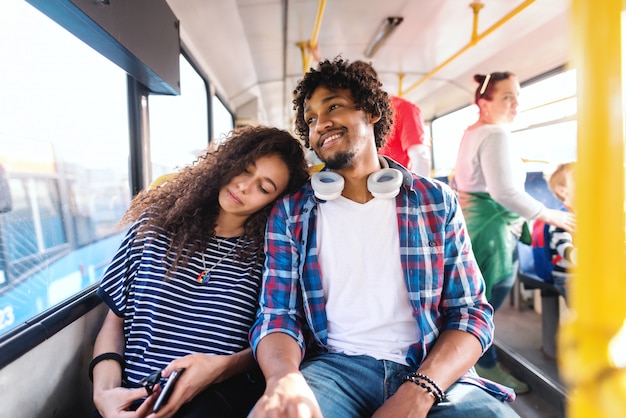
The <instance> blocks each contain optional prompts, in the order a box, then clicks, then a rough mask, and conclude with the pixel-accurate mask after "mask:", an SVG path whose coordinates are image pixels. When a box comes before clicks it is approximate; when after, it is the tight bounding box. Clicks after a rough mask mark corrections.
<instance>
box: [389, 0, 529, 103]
mask: <svg viewBox="0 0 626 418" xmlns="http://www.w3.org/2000/svg"><path fill="white" fill-rule="evenodd" d="M534 2H535V0H525V1H524V2H523V3H522V4H520V5H519V6H517V7H516V8H515V9H513V10H512V11H511V12H510V13H509V14H507V15H506V16H504V17H503V18H502V19H500V20H499V21H497V22H496V23H495V24H494V25H492V26H491V27H490V28H488V29H487V30H485V31H484V32H483V33H481V34H478V13H479V11H480V9H482V7H483V4H482V3H478V2H474V3H471V4H470V7H471V8H472V10H473V11H474V24H473V27H472V38H471V40H470V42H469V43H468V44H467V45H465V46H464V47H463V48H461V49H460V50H459V51H458V52H456V53H455V54H453V55H452V56H451V57H450V58H448V59H447V60H445V61H444V62H443V63H441V64H439V65H438V66H437V67H435V69H434V70H432V71H430V72H429V73H427V74H426V75H425V76H423V77H422V78H421V79H419V80H417V81H416V82H415V83H413V84H411V85H410V86H409V87H408V88H407V89H406V90H405V91H403V92H402V94H401V95H402V96H404V95H406V94H407V93H408V92H410V91H411V90H413V89H415V88H416V87H417V86H419V85H420V84H422V83H423V82H425V81H426V80H428V79H429V78H431V77H432V76H433V75H434V74H435V73H437V72H438V71H439V70H441V69H442V68H443V67H445V66H446V65H448V64H450V63H451V62H452V61H454V60H455V59H456V58H457V57H458V56H460V55H461V54H463V53H464V52H465V51H467V50H468V49H470V48H471V47H473V46H474V45H476V44H477V43H478V42H479V41H481V40H483V39H484V38H485V37H486V36H487V35H489V34H491V33H492V32H493V31H495V30H496V29H498V28H499V27H500V26H502V25H503V24H505V23H506V22H508V21H509V20H511V19H512V18H513V17H515V16H516V15H517V14H519V13H520V12H521V11H522V10H524V9H525V8H526V7H528V6H530V5H531V4H532V3H534Z"/></svg>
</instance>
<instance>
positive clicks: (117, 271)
mask: <svg viewBox="0 0 626 418" xmlns="http://www.w3.org/2000/svg"><path fill="white" fill-rule="evenodd" d="M136 238H137V236H136V225H133V227H131V228H130V229H129V230H128V232H127V233H126V236H125V237H124V240H123V241H122V243H121V244H120V247H119V248H118V250H117V252H116V253H115V255H114V256H113V259H112V260H111V263H110V264H109V266H108V267H107V269H106V271H105V273H104V276H103V277H102V280H101V281H100V286H99V287H98V291H97V294H98V296H100V298H101V299H102V300H103V301H104V303H106V304H107V305H108V306H109V308H110V309H111V310H112V311H113V312H114V313H115V315H117V316H119V317H122V316H123V315H124V311H125V309H126V302H127V298H128V293H129V291H130V287H131V286H132V283H133V279H134V278H135V273H136V271H137V269H138V266H139V263H140V260H141V251H140V249H139V248H138V246H137V244H138V243H137V239H136Z"/></svg>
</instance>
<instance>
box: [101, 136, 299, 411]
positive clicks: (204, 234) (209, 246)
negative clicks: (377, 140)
mask: <svg viewBox="0 0 626 418" xmlns="http://www.w3.org/2000/svg"><path fill="white" fill-rule="evenodd" d="M307 179H308V170H307V165H306V161H305V159H304V155H303V152H302V149H301V146H300V144H299V142H298V141H297V140H296V139H294V138H293V137H292V136H291V135H290V134H289V133H288V132H285V131H281V130H278V129H275V128H264V127H256V128H251V127H250V128H243V129H239V130H235V131H233V132H231V134H230V137H229V138H227V140H226V141H225V142H224V144H223V145H221V146H220V147H219V148H218V149H217V150H216V151H215V152H210V151H206V152H205V153H204V154H203V155H202V156H200V157H199V158H198V160H197V161H195V162H194V164H192V165H190V166H187V167H185V168H184V169H183V170H182V171H181V172H180V173H178V174H177V175H176V176H174V177H171V178H169V179H167V180H166V181H165V182H164V183H162V184H161V185H159V186H157V187H155V188H153V189H151V190H148V191H143V192H141V193H140V194H138V195H137V196H136V197H135V198H134V199H133V202H132V203H131V207H130V208H129V209H128V211H127V212H126V214H125V216H124V218H123V219H122V222H123V223H131V224H132V226H131V228H130V229H129V231H128V233H127V235H126V237H125V239H124V240H123V242H122V244H121V246H120V248H119V250H118V252H117V254H115V256H114V258H113V260H112V262H111V264H110V266H109V267H108V269H107V271H106V273H105V275H104V277H103V279H102V282H101V284H100V287H99V289H98V295H99V296H100V297H101V298H102V299H103V300H104V302H105V303H106V304H107V305H108V306H109V312H108V314H107V316H106V318H105V320H104V324H103V325H102V328H101V330H100V332H99V334H98V336H97V338H96V342H95V347H94V360H93V361H92V362H91V365H90V368H89V372H90V377H93V384H94V386H93V393H94V395H93V400H94V404H95V406H96V408H97V409H98V412H99V413H100V415H101V416H103V417H105V418H106V417H110V416H119V415H122V416H137V417H143V416H147V415H149V414H151V413H152V410H153V405H154V402H155V400H156V396H157V393H156V392H158V390H157V391H156V392H155V393H153V394H151V393H150V392H151V390H149V389H148V388H146V387H142V382H141V381H142V379H143V378H145V377H147V376H149V375H151V374H153V375H154V376H156V377H157V378H156V379H155V380H156V381H159V380H158V377H159V371H161V374H160V376H162V377H163V378H167V377H168V376H170V375H171V373H172V372H173V371H174V370H178V369H184V372H183V373H182V374H181V375H180V378H179V379H178V381H177V383H176V386H175V389H174V391H173V393H172V395H171V396H170V398H169V400H168V401H167V403H166V404H165V406H164V407H163V408H162V409H160V410H159V412H158V413H157V414H156V415H155V416H157V417H170V416H174V414H175V413H176V415H175V416H176V417H200V416H202V417H222V418H225V417H245V416H246V415H247V413H248V411H249V410H250V409H251V408H252V406H253V405H254V403H255V402H256V400H257V399H258V397H259V396H260V395H261V394H262V393H263V390H264V386H265V384H264V380H263V377H262V374H261V373H260V371H259V370H258V366H257V365H256V362H255V361H254V359H253V356H252V351H251V349H250V347H249V345H248V331H249V328H250V326H251V324H252V322H253V320H254V317H255V313H256V310H257V307H258V302H257V299H258V295H259V288H260V282H261V276H262V267H263V261H264V253H263V241H264V233H265V224H266V221H267V217H268V214H269V211H270V209H271V207H272V205H273V203H274V201H275V200H276V199H277V198H279V197H281V196H283V195H285V194H287V193H291V192H293V191H295V190H297V189H298V188H299V187H300V186H301V185H302V184H303V183H304V182H305V181H306V180H307ZM159 386H160V387H162V386H163V385H162V384H161V385H159ZM144 398H146V400H145V401H144V402H142V400H143V399H144ZM130 411H134V412H130ZM96 416H97V415H96Z"/></svg>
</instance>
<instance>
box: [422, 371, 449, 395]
mask: <svg viewBox="0 0 626 418" xmlns="http://www.w3.org/2000/svg"><path fill="white" fill-rule="evenodd" d="M414 374H415V377H417V378H419V379H422V380H425V381H426V382H428V383H430V385H431V386H432V387H433V388H435V390H436V391H437V393H438V394H439V398H440V399H444V398H445V397H446V394H445V393H444V392H443V390H441V387H440V386H439V385H438V384H437V383H435V381H434V380H433V379H431V378H430V377H428V376H426V375H425V374H422V373H419V372H415V373H414Z"/></svg>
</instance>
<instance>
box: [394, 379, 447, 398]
mask: <svg viewBox="0 0 626 418" xmlns="http://www.w3.org/2000/svg"><path fill="white" fill-rule="evenodd" d="M402 381H403V382H413V383H415V384H416V385H417V386H419V387H421V388H422V389H425V390H426V391H427V392H428V394H429V395H430V396H432V397H433V398H434V399H435V405H437V404H438V403H439V402H443V400H444V399H445V394H444V395H441V394H440V393H439V392H438V390H437V389H438V387H436V388H435V389H433V386H431V385H427V384H426V383H424V382H422V381H421V379H420V378H419V377H418V376H417V375H416V374H415V373H411V374H408V375H406V376H404V377H403V378H402ZM427 382H428V381H427Z"/></svg>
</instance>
